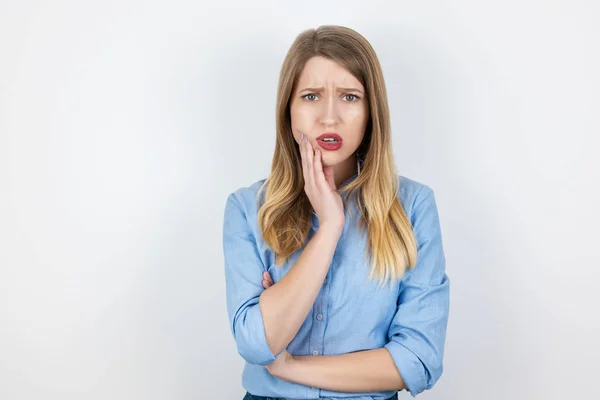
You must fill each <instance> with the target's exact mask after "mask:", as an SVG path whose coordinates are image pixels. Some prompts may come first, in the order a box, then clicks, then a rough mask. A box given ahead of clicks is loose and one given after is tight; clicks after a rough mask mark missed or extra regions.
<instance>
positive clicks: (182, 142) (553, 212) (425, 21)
mask: <svg viewBox="0 0 600 400" xmlns="http://www.w3.org/2000/svg"><path fill="white" fill-rule="evenodd" d="M599 18H600V6H599V3H598V2H596V1H593V0H589V1H583V0H582V1H574V0H569V1H567V0H562V1H561V0H556V1H549V0H537V1H534V0H519V1H517V0H508V1H506V0H505V1H476V0H472V1H468V0H454V1H412V2H408V1H404V2H397V1H395V2H391V1H390V2H381V1H370V2H366V1H345V2H335V3H331V2H320V1H302V2H274V1H273V2H271V3H264V2H263V3H260V4H259V3H257V2H252V3H250V2H239V3H238V4H231V3H230V2H226V3H222V5H220V6H216V5H207V4H203V3H202V2H198V1H169V2H167V1H161V2H156V1H154V2H149V1H134V0H119V1H94V2H92V1H53V2H46V1H17V0H12V1H7V0H2V1H0V398H1V399H3V400H16V399H61V400H67V399H102V400H104V399H144V400H145V399H208V398H219V399H241V398H242V396H243V394H244V393H245V391H244V390H243V388H242V387H241V369H242V366H243V361H242V358H241V357H240V356H239V355H238V354H237V352H236V348H235V343H234V341H233V338H232V336H231V332H230V331H229V327H228V323H227V314H226V309H225V292H224V289H225V282H224V270H223V259H222V247H221V233H222V222H223V209H224V205H225V199H226V197H227V194H229V193H230V192H231V191H233V190H235V189H237V188H238V187H241V186H247V185H249V184H251V183H253V182H255V181H257V180H259V179H262V178H264V177H266V176H267V174H268V171H269V168H270V163H271V156H272V154H273V150H274V139H275V133H274V126H275V125H274V124H275V95H276V88H277V79H278V74H279V69H280V67H281V63H282V61H283V58H284V56H285V54H286V52H287V50H288V48H289V46H290V45H291V43H292V41H293V40H294V38H295V37H296V35H297V34H299V33H300V32H301V31H302V30H304V29H307V28H314V27H317V26H319V25H321V24H340V25H346V26H349V27H351V28H353V29H355V30H357V31H358V32H360V33H361V34H363V35H364V36H365V37H366V38H367V40H369V41H370V43H371V44H372V45H373V47H374V48H375V51H376V52H377V54H378V56H379V58H380V61H381V64H382V67H383V71H384V76H385V79H386V84H387V90H388V96H389V103H390V108H391V118H392V130H393V145H394V151H395V156H396V160H397V164H398V168H399V172H400V173H401V174H402V175H404V176H407V177H410V178H412V179H415V180H417V181H420V182H422V183H425V184H427V185H429V186H430V187H432V188H433V189H434V191H435V193H436V199H437V201H438V207H439V210H440V218H441V223H442V231H443V238H444V246H445V251H446V258H447V272H448V274H449V276H450V278H451V282H452V284H451V285H452V287H451V296H452V297H451V314H450V321H449V326H448V336H447V347H446V356H445V369H444V374H443V376H442V378H441V379H440V380H439V381H438V383H437V385H436V386H435V388H434V389H433V390H432V391H428V392H425V393H423V394H421V395H420V396H419V398H422V399H444V400H454V399H457V400H458V399H460V400H463V399H464V400H471V399H472V400H479V399H486V400H495V399H498V400H500V399H502V400H504V399H508V398H510V399H540V400H542V399H544V400H546V399H567V398H569V399H598V398H600V386H598V385H597V381H598V377H597V376H598V362H599V361H598V360H599V357H600V351H599V349H600V345H599V344H598V340H599V339H598V337H599V333H600V322H599V314H600V312H599V311H598V309H597V306H598V304H600V299H599V295H598V281H599V278H600V272H599V270H600V268H599V267H600V262H599V260H598V257H597V251H598V248H599V247H600V243H599V239H600V233H599V232H598V227H599V226H600V213H599V211H598V207H599V206H598V205H599V204H600V191H599V189H598V186H599V182H600V161H599V154H598V152H599V150H600V140H599V139H598V136H599V133H600V129H599V128H600V123H599V122H600V121H599V120H600V118H599V109H600V107H599V105H600V101H599V97H600V96H599V93H600V78H599V75H598V71H600V57H599V52H598V47H599V45H598V43H599V39H600V34H599V33H600V31H599V28H598V25H597V22H598V20H599ZM400 397H401V398H405V399H408V398H409V395H408V394H407V393H406V392H402V393H400Z"/></svg>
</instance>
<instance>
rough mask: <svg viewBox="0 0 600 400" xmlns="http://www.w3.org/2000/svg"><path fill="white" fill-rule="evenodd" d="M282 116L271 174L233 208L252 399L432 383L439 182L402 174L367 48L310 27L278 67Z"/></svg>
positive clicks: (230, 220) (438, 332)
mask: <svg viewBox="0 0 600 400" xmlns="http://www.w3.org/2000/svg"><path fill="white" fill-rule="evenodd" d="M276 119H277V125H276V130H277V132H276V134H277V137H276V148H275V152H274V156H273V161H272V166H271V172H270V175H269V177H268V178H266V179H262V180H260V181H257V182H255V183H253V184H252V185H250V186H248V187H242V188H239V189H237V190H236V191H235V192H233V193H230V194H229V196H228V198H227V202H226V206H225V217H224V225H223V251H224V259H225V277H226V295H227V310H228V314H229V322H230V328H231V331H232V333H233V337H234V339H235V341H236V344H237V349H238V352H239V354H240V355H241V356H242V357H243V358H244V359H245V360H246V364H245V367H244V371H243V374H242V385H243V387H244V388H245V389H246V390H247V393H246V397H245V398H246V399H263V400H264V399H284V398H285V399H288V398H289V399H317V398H335V399H350V398H352V399H360V400H367V399H375V400H383V399H396V398H397V391H399V390H404V389H406V390H408V391H409V392H410V394H411V395H412V396H413V397H414V396H416V395H417V394H418V393H420V392H422V391H423V390H426V389H430V388H431V387H433V385H434V384H435V383H436V381H437V380H438V379H439V377H440V376H441V374H442V361H443V353H444V343H445V336H446V327H447V322H448V311H449V279H448V276H447V275H446V273H445V258H444V252H443V248H442V239H441V230H440V225H439V217H438V211H437V206H436V202H435V198H434V194H433V190H432V189H431V188H430V187H428V186H427V185H425V184H422V183H419V182H417V181H415V180H411V179H409V178H407V177H404V176H402V175H398V174H397V173H396V167H395V164H394V158H393V155H392V143H391V132H390V118H389V112H388V103H387V97H386V90H385V85H384V80H383V75H382V71H381V67H380V64H379V61H378V59H377V56H376V55H375V52H374V51H373V49H372V47H371V46H370V44H369V43H368V42H367V41H366V40H365V39H364V38H363V37H362V36H361V35H360V34H358V33H357V32H355V31H353V30H351V29H349V28H346V27H340V26H321V27H319V28H318V29H316V30H307V31H305V32H303V33H301V34H300V35H299V36H298V37H297V38H296V40H295V41H294V43H293V44H292V46H291V48H290V50H289V52H288V54H287V56H286V58H285V60H284V63H283V66H282V70H281V75H280V79H279V87H278V93H277V112H276ZM385 283H387V285H385Z"/></svg>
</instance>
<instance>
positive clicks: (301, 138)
mask: <svg viewBox="0 0 600 400" xmlns="http://www.w3.org/2000/svg"><path fill="white" fill-rule="evenodd" d="M303 140H304V133H303V134H302V136H300V142H302V141H303Z"/></svg>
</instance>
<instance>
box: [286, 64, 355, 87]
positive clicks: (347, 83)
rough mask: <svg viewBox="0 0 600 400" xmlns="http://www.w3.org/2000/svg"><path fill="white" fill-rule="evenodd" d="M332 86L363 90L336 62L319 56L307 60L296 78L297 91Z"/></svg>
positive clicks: (352, 76) (348, 72)
mask: <svg viewBox="0 0 600 400" xmlns="http://www.w3.org/2000/svg"><path fill="white" fill-rule="evenodd" d="M332 85H333V86H342V87H355V88H358V89H364V88H363V86H362V84H361V83H360V81H359V80H358V79H356V78H355V77H354V75H352V74H351V73H350V71H348V70H347V69H346V68H345V67H343V66H342V65H340V64H338V63H337V62H335V61H333V60H330V59H328V58H325V57H321V56H316V57H312V58H311V59H309V60H308V61H307V62H306V64H305V65H304V69H303V70H302V72H301V73H300V77H299V78H298V89H302V88H303V87H321V86H324V87H327V86H332Z"/></svg>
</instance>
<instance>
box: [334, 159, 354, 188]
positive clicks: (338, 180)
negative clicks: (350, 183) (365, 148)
mask: <svg viewBox="0 0 600 400" xmlns="http://www.w3.org/2000/svg"><path fill="white" fill-rule="evenodd" d="M356 161H357V158H356V154H352V156H350V157H348V158H347V159H346V160H344V161H342V162H341V163H339V164H337V165H334V166H333V174H334V177H335V187H336V188H339V187H340V186H341V185H342V184H343V183H344V182H346V181H347V180H348V179H349V178H351V177H352V176H353V175H354V174H356V173H357V172H358V171H357V169H356Z"/></svg>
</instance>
